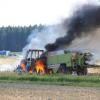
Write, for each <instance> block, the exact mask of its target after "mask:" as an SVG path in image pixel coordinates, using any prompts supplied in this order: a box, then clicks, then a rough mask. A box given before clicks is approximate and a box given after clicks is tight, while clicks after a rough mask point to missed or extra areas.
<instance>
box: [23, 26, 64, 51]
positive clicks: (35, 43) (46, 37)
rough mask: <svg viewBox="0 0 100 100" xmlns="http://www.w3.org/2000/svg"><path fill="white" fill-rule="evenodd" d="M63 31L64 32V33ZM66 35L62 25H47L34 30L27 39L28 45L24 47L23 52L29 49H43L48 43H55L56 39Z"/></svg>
mask: <svg viewBox="0 0 100 100" xmlns="http://www.w3.org/2000/svg"><path fill="white" fill-rule="evenodd" d="M62 32H63V34H62ZM64 35H65V30H63V28H62V26H61V25H52V26H46V27H44V28H42V29H41V30H38V29H36V30H34V31H33V32H32V33H31V35H29V37H28V39H27V45H26V46H25V47H24V48H23V53H26V51H27V50H29V49H43V50H45V48H44V47H45V45H46V44H48V43H53V42H54V41H55V39H57V38H58V37H60V36H64Z"/></svg>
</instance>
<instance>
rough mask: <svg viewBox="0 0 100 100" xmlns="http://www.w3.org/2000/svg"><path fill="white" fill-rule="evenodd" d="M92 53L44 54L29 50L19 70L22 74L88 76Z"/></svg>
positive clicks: (57, 52) (64, 52) (54, 52)
mask: <svg viewBox="0 0 100 100" xmlns="http://www.w3.org/2000/svg"><path fill="white" fill-rule="evenodd" d="M90 57H91V54H90V53H81V52H72V51H68V50H59V51H53V52H44V51H43V50H28V51H27V53H26V57H25V59H23V60H22V61H21V63H20V65H19V66H18V67H17V69H21V71H22V72H29V73H37V74H51V73H66V74H72V73H76V74H77V75H86V74H87V67H88V66H89V65H88V63H87V61H89V60H90Z"/></svg>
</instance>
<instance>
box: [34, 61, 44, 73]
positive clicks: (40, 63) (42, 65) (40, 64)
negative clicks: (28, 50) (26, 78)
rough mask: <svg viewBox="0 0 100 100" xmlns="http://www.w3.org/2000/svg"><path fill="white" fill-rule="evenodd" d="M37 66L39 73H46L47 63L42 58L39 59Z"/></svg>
mask: <svg viewBox="0 0 100 100" xmlns="http://www.w3.org/2000/svg"><path fill="white" fill-rule="evenodd" d="M35 67H36V72H37V73H42V74H44V73H45V65H44V63H43V61H42V60H37V61H36V65H35Z"/></svg>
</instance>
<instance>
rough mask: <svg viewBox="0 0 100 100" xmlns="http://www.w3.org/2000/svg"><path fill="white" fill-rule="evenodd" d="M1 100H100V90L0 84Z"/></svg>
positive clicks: (26, 84)
mask: <svg viewBox="0 0 100 100" xmlns="http://www.w3.org/2000/svg"><path fill="white" fill-rule="evenodd" d="M0 100H100V88H95V87H93V88H91V87H72V86H57V85H33V84H28V83H25V84H24V83H0Z"/></svg>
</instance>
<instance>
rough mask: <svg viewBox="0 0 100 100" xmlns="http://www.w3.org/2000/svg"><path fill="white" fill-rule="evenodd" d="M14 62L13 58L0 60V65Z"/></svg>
mask: <svg viewBox="0 0 100 100" xmlns="http://www.w3.org/2000/svg"><path fill="white" fill-rule="evenodd" d="M16 60H17V59H16V58H14V57H7V58H0V64H13V63H15V62H16Z"/></svg>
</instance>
